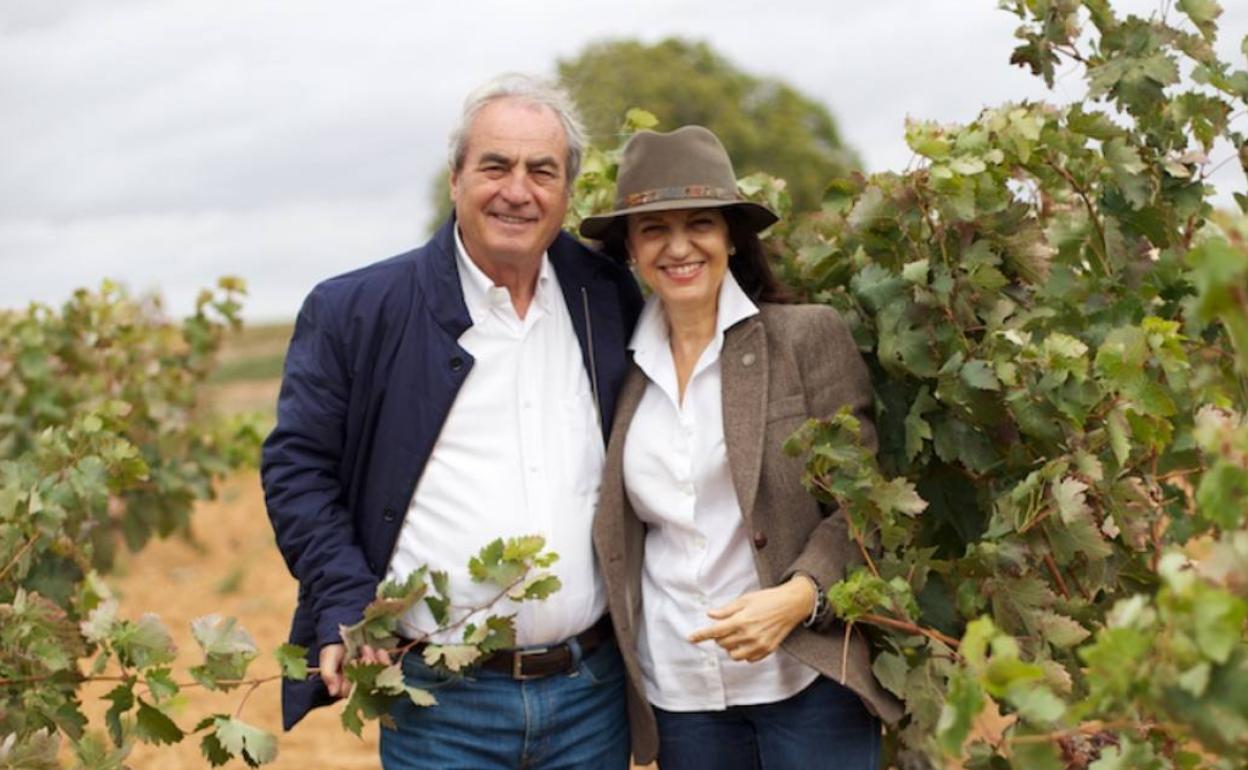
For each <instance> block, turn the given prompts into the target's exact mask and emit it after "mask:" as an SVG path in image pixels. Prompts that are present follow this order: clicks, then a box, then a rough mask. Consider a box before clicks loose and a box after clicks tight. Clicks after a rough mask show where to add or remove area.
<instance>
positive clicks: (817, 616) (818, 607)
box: [793, 572, 828, 628]
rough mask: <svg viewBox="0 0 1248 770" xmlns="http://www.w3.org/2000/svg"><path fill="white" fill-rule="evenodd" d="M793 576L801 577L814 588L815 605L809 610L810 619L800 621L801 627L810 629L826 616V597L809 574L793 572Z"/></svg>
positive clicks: (816, 581)
mask: <svg viewBox="0 0 1248 770" xmlns="http://www.w3.org/2000/svg"><path fill="white" fill-rule="evenodd" d="M793 574H795V575H801V576H802V577H804V578H806V579H807V580H809V581H810V584H811V585H812V586H814V587H815V605H814V606H813V607H811V608H810V617H808V618H806V619H805V620H803V621H802V626H803V627H805V628H810V627H811V626H813V625H815V624H816V623H818V622H819V621H821V620H823V618H824V616H825V615H827V614H828V595H827V594H825V593H824V592H823V589H822V588H820V587H819V581H818V580H815V578H814V576H813V575H811V574H810V573H809V572H795V573H793Z"/></svg>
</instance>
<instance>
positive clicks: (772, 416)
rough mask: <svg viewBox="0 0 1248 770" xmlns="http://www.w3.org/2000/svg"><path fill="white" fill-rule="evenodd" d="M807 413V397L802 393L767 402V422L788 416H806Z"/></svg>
mask: <svg viewBox="0 0 1248 770" xmlns="http://www.w3.org/2000/svg"><path fill="white" fill-rule="evenodd" d="M807 414H808V412H807V410H806V397H805V396H803V395H802V394H801V393H795V394H794V395H791V396H783V397H781V398H778V399H776V400H775V401H769V402H767V422H773V421H775V420H783V419H785V418H786V417H805V416H806V415H807Z"/></svg>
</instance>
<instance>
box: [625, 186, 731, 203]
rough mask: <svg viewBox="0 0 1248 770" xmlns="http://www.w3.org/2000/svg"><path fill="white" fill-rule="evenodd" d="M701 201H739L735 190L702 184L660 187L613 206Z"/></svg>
mask: <svg viewBox="0 0 1248 770" xmlns="http://www.w3.org/2000/svg"><path fill="white" fill-rule="evenodd" d="M702 199H706V200H718V201H724V202H725V203H731V202H733V201H739V200H741V198H740V197H739V196H738V195H737V193H736V191H735V190H725V189H724V188H722V187H712V186H710V185H704V184H691V185H686V186H684V187H661V188H659V189H657V190H642V191H641V192H635V193H633V194H632V195H627V196H625V197H624V199H623V200H621V201H618V202H617V203H616V204H615V205H616V208H632V207H634V206H642V205H645V204H647V203H660V202H662V201H677V200H702Z"/></svg>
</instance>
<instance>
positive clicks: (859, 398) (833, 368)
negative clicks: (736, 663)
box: [785, 307, 877, 624]
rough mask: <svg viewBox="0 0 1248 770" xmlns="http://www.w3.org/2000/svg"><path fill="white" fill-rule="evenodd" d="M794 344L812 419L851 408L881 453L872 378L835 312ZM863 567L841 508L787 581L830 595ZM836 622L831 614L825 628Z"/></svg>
mask: <svg viewBox="0 0 1248 770" xmlns="http://www.w3.org/2000/svg"><path fill="white" fill-rule="evenodd" d="M794 344H795V350H796V357H797V362H798V367H799V369H800V370H801V377H802V387H803V389H804V390H805V392H806V403H807V406H808V407H809V408H810V410H811V414H812V415H813V416H815V417H820V418H826V417H830V416H832V415H834V414H836V412H837V411H838V410H839V409H840V408H841V407H843V406H845V405H849V406H850V407H851V408H852V410H853V414H854V416H855V417H857V418H858V420H859V422H860V423H861V425H862V440H863V443H864V445H865V446H866V447H867V448H868V449H870V450H871V451H872V452H874V451H876V448H877V440H876V433H875V422H874V419H873V416H872V412H873V402H874V396H873V392H872V390H871V377H870V373H869V372H868V371H867V365H866V363H865V362H864V361H863V360H862V356H861V355H860V354H859V353H858V347H857V345H856V344H855V343H854V338H853V336H852V335H851V334H850V332H849V327H848V326H847V325H846V324H845V322H844V321H843V320H841V317H840V316H839V315H837V313H836V311H835V310H833V309H832V308H828V307H821V308H819V310H818V312H817V313H816V314H815V315H814V321H813V323H811V324H809V325H808V326H807V327H806V328H805V329H804V330H803V331H802V332H801V333H800V334H799V335H798V339H797V340H796V341H795V343H794ZM861 561H862V557H861V555H860V553H859V551H858V547H857V545H855V544H854V542H853V541H852V540H851V539H850V536H849V526H848V523H847V522H846V520H845V514H844V512H842V511H841V510H840V508H839V507H838V508H834V509H833V510H831V511H830V512H829V513H828V515H827V516H825V517H824V519H823V520H822V521H821V522H820V523H819V524H818V525H817V526H816V527H815V528H814V530H812V531H811V533H810V538H809V539H808V540H807V541H806V546H805V547H804V548H803V549H802V552H801V554H799V555H798V557H797V559H796V560H795V561H794V562H793V564H792V565H790V567H789V569H788V570H787V571H786V573H785V579H788V577H789V576H791V575H793V574H794V573H795V572H805V573H807V574H809V575H810V576H811V577H813V578H814V579H815V580H816V581H818V583H819V585H820V586H821V587H822V588H824V589H826V588H827V587H828V586H830V585H832V584H833V583H835V582H837V581H838V580H841V579H842V578H844V577H845V570H846V567H847V566H849V565H852V564H857V563H861ZM833 621H834V618H832V617H831V615H830V614H829V616H828V618H827V619H826V620H825V621H824V623H825V624H830V623H832V622H833Z"/></svg>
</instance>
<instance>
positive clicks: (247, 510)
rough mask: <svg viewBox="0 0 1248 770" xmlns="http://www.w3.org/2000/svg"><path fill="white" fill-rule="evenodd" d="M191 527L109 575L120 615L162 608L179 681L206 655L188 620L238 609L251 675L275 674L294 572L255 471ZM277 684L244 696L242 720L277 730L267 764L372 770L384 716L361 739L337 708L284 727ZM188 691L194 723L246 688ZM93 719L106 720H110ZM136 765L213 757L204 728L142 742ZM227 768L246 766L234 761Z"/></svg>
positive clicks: (227, 487)
mask: <svg viewBox="0 0 1248 770" xmlns="http://www.w3.org/2000/svg"><path fill="white" fill-rule="evenodd" d="M192 529H193V531H194V537H195V542H194V543H191V542H187V541H185V540H167V541H162V542H153V543H151V544H149V545H148V546H147V547H146V548H144V549H143V551H142V552H140V553H138V554H132V555H128V556H127V557H125V558H124V559H123V560H122V561H121V563H120V564H119V569H118V571H117V573H116V574H114V575H113V576H112V577H111V578H110V579H109V581H108V582H109V584H110V585H111V586H112V587H113V589H114V590H115V591H116V592H117V594H118V596H119V598H120V600H121V607H122V615H123V616H124V617H129V618H134V617H137V616H138V615H140V614H142V613H144V612H154V613H156V614H157V615H159V616H160V618H161V619H162V620H163V621H164V622H165V625H166V626H168V628H169V630H170V632H171V633H172V634H173V637H174V640H175V641H176V642H177V645H178V650H179V657H178V662H177V664H176V666H175V674H176V678H177V680H178V681H179V682H185V681H189V676H187V675H186V673H185V672H186V670H187V668H188V667H190V666H192V665H195V664H196V663H198V662H199V646H198V645H197V644H196V643H195V640H194V639H193V638H192V637H191V633H190V622H191V621H192V620H194V619H195V618H197V617H199V616H201V615H206V614H209V613H213V612H216V613H219V614H221V615H226V616H232V617H235V618H237V619H238V621H239V623H240V624H241V625H242V626H243V627H244V628H246V629H247V630H248V631H249V632H250V633H251V635H252V636H253V637H254V639H255V641H256V646H257V647H258V648H259V649H260V650H261V657H259V658H257V659H256V661H255V662H254V663H252V666H251V672H250V673H251V675H252V676H266V675H272V674H277V673H278V671H277V664H276V663H275V662H274V661H273V659H272V658H271V657H270V655H269V654H270V652H271V651H272V650H273V649H275V648H276V647H277V646H278V645H280V644H281V643H283V642H285V641H286V633H287V630H288V623H289V622H290V615H291V612H293V610H294V603H295V581H294V579H293V578H292V577H291V576H290V573H289V572H287V571H286V566H285V564H284V563H283V562H282V559H281V557H280V556H279V554H278V551H277V546H276V545H274V543H273V533H272V530H271V529H270V527H269V521H268V517H267V516H266V515H265V512H264V500H263V497H262V495H261V492H260V482H259V479H258V478H257V476H256V474H255V473H254V472H253V473H245V474H239V475H237V476H235V477H234V478H232V479H230V480H229V481H227V482H226V483H225V484H223V485H222V488H221V492H220V499H219V500H217V501H214V502H209V503H202V504H200V506H199V507H198V508H197V509H196V511H195V515H194V517H193V520H192ZM278 691H279V687H278V683H277V682H270V683H267V684H264V685H262V686H260V687H259V688H257V689H256V690H255V691H254V692H253V693H252V694H251V696H250V697H249V698H247V699H246V703H245V705H244V707H243V710H242V713H241V715H240V718H241V719H243V720H244V721H246V722H249V723H250V724H253V725H256V726H257V727H262V728H264V729H266V730H269V731H271V732H273V733H275V734H277V735H278V757H277V761H276V762H274V763H273V764H270V765H266V767H270V768H274V769H275V770H312V769H313V768H343V769H345V770H351V769H352V768H360V769H361V770H363V768H369V769H370V770H371V769H373V768H377V767H378V766H379V765H378V761H377V727H376V724H370V725H368V726H367V727H366V728H365V732H364V740H362V741H361V740H359V739H357V738H356V737H355V736H354V735H352V734H350V733H348V732H346V731H345V730H344V729H343V728H342V727H341V725H340V724H339V722H338V709H335V708H327V709H319V710H317V711H315V712H313V713H312V714H311V715H310V716H308V718H307V719H305V720H304V721H303V722H301V723H300V724H299V726H298V727H296V728H295V729H294V730H293V731H291V732H290V733H285V734H282V733H281V706H280V702H279V692H278ZM184 692H185V699H184V703H182V704H180V706H179V708H178V709H177V710H176V711H175V712H174V713H173V716H174V719H175V720H176V721H177V722H178V725H179V726H180V727H182V729H184V730H187V729H190V728H191V727H194V726H195V723H196V722H198V721H199V720H200V719H201V718H203V717H204V716H207V715H209V714H214V713H234V711H235V710H236V709H237V708H238V707H239V704H240V703H243V698H244V692H245V691H244V690H241V689H240V690H235V691H233V692H230V693H211V692H206V691H204V690H203V689H202V688H188V689H187V690H185V691H184ZM95 705H98V703H97V704H95ZM105 705H107V704H105ZM102 710H103V707H100V711H101V712H102ZM96 713H99V712H96ZM92 721H93V723H94V724H103V722H102V720H99V721H97V720H96V719H94V718H93V720H92ZM128 764H129V766H130V767H132V768H134V770H192V768H194V769H195V770H198V769H199V768H204V767H207V766H208V763H207V762H206V761H205V760H204V758H203V756H202V755H201V754H200V752H199V740H198V737H196V736H188V737H187V738H186V739H185V740H183V741H182V743H180V744H176V745H173V746H160V747H155V746H148V745H143V744H139V745H137V746H135V749H134V752H133V753H132V754H131V755H130V759H129V762H128ZM227 767H237V768H243V767H245V765H244V764H243V763H242V762H240V761H235V762H231V763H230V764H229V765H227Z"/></svg>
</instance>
